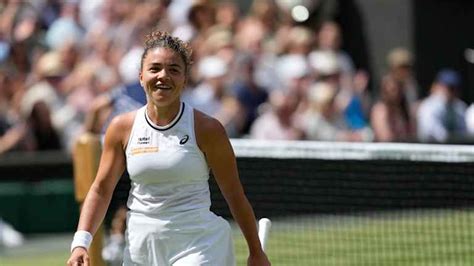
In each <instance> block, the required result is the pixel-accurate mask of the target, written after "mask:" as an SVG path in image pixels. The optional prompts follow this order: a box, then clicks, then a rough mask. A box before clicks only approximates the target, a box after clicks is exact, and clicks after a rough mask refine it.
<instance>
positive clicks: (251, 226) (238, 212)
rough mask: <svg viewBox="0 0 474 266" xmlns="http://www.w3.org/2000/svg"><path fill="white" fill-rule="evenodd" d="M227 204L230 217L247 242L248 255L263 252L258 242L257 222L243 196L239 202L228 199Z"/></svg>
mask: <svg viewBox="0 0 474 266" xmlns="http://www.w3.org/2000/svg"><path fill="white" fill-rule="evenodd" d="M228 204H229V208H230V211H231V213H232V216H233V217H234V219H235V221H236V222H237V223H238V225H239V227H240V230H241V231H242V234H243V235H244V237H245V240H246V241H247V245H248V248H249V253H250V254H258V253H260V252H263V250H262V248H261V245H260V240H259V239H258V231H257V222H256V220H255V214H254V212H253V209H252V206H251V205H250V203H249V201H248V200H247V197H245V196H243V198H242V199H240V200H232V199H228Z"/></svg>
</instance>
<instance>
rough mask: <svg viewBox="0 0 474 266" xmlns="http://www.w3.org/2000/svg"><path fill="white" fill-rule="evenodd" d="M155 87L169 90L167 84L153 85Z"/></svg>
mask: <svg viewBox="0 0 474 266" xmlns="http://www.w3.org/2000/svg"><path fill="white" fill-rule="evenodd" d="M155 87H156V88H157V89H161V90H169V89H171V87H170V86H167V85H156V86H155Z"/></svg>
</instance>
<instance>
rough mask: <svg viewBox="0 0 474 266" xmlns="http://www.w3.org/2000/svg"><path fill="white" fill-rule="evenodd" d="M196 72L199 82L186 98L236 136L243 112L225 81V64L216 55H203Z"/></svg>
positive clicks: (242, 119)
mask: <svg viewBox="0 0 474 266" xmlns="http://www.w3.org/2000/svg"><path fill="white" fill-rule="evenodd" d="M198 72H199V76H200V78H201V82H200V83H199V84H198V85H197V87H196V88H194V89H193V91H192V93H191V95H189V97H188V98H187V99H186V100H187V101H188V102H189V103H190V104H191V105H192V106H193V107H195V108H196V109H197V110H200V111H201V112H203V113H205V114H207V115H209V116H211V117H214V118H216V119H217V120H219V121H220V122H221V123H222V125H223V126H224V127H225V129H226V131H227V134H228V135H229V136H231V137H236V136H238V134H239V132H241V131H242V127H243V124H244V118H245V114H244V112H243V109H242V106H241V105H240V102H239V101H238V100H237V99H236V98H235V96H234V95H232V94H231V91H230V88H229V87H228V86H227V84H226V82H225V81H226V80H225V77H226V75H227V74H228V66H227V64H226V63H225V62H224V60H222V59H221V58H219V57H217V56H208V57H204V58H202V59H201V60H200V61H199V63H198Z"/></svg>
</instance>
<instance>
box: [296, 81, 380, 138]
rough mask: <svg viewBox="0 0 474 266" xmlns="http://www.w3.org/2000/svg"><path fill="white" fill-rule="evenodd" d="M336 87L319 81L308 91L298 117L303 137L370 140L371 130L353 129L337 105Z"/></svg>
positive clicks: (365, 128) (366, 128)
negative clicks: (304, 107)
mask: <svg viewBox="0 0 474 266" xmlns="http://www.w3.org/2000/svg"><path fill="white" fill-rule="evenodd" d="M337 93H338V91H337V88H335V87H334V86H333V84H331V83H328V82H324V81H319V82H316V83H315V84H313V85H312V86H311V87H310V89H309V91H308V96H307V97H308V99H309V106H308V108H307V110H306V111H305V112H304V113H303V114H302V116H301V117H299V119H298V127H299V128H302V129H303V130H304V133H305V138H306V139H308V140H320V141H370V140H372V131H371V130H370V129H369V128H368V127H364V128H361V129H358V130H353V129H351V128H350V126H349V125H348V123H347V121H346V119H345V117H344V113H343V112H342V110H341V109H340V108H339V107H338V106H337V103H336V97H337Z"/></svg>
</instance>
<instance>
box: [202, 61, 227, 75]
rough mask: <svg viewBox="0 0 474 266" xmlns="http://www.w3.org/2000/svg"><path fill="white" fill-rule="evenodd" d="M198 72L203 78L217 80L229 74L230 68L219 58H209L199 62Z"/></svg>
mask: <svg viewBox="0 0 474 266" xmlns="http://www.w3.org/2000/svg"><path fill="white" fill-rule="evenodd" d="M198 71H199V75H200V76H201V77H202V78H217V77H221V76H224V75H225V74H227V71H228V66H227V64H226V62H224V60H223V59H221V58H220V57H218V56H207V57H203V58H201V60H199V64H198Z"/></svg>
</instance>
